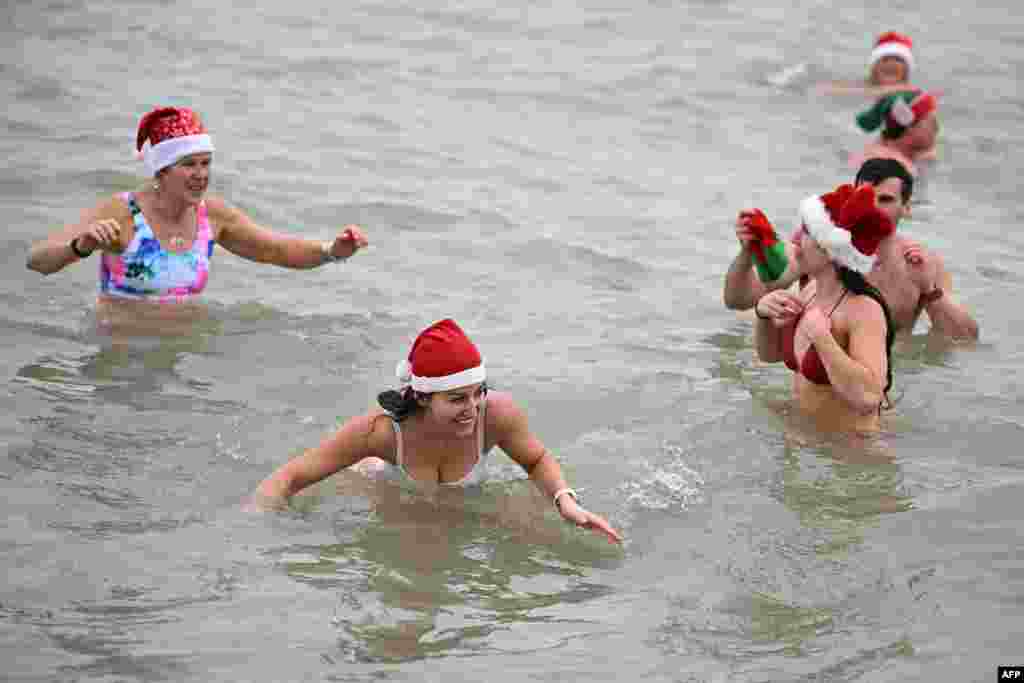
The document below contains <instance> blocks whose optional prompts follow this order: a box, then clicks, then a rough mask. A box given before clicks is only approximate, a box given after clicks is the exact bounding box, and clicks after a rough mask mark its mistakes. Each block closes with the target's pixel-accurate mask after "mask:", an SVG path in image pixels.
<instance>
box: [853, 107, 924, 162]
mask: <svg viewBox="0 0 1024 683" xmlns="http://www.w3.org/2000/svg"><path fill="white" fill-rule="evenodd" d="M937 107H938V101H937V99H936V97H935V95H933V94H931V93H927V92H924V91H921V90H907V91H904V92H899V93H893V94H889V95H885V96H883V97H881V98H879V99H878V101H876V102H875V104H874V105H872V107H871V108H870V109H868V110H866V111H863V112H861V113H860V114H858V116H857V125H859V126H860V127H861V129H862V130H864V131H865V132H868V133H870V132H873V131H875V130H878V129H881V134H880V135H879V137H878V139H877V140H875V141H874V142H870V143H868V145H867V146H866V147H865V148H864V151H863V152H862V153H861V154H860V156H856V155H854V156H852V157H851V158H850V162H851V164H854V165H858V166H859V165H861V163H863V161H864V160H865V159H895V160H897V161H899V162H900V163H901V164H903V165H904V166H905V167H906V168H907V170H908V171H909V172H910V174H911V175H912V176H915V177H917V176H918V175H919V173H918V168H917V164H918V163H919V162H923V161H933V160H934V159H935V157H936V151H935V140H936V138H937V137H938V134H939V122H938V119H936V118H935V116H936V109H937Z"/></svg>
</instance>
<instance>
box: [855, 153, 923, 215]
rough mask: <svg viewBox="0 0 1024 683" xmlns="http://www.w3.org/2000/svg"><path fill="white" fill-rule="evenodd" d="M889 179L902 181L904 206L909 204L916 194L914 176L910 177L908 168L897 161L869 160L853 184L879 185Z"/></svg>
mask: <svg viewBox="0 0 1024 683" xmlns="http://www.w3.org/2000/svg"><path fill="white" fill-rule="evenodd" d="M889 178H899V179H900V180H901V181H902V186H901V188H900V195H901V196H902V197H903V203H904V204H906V203H907V202H909V201H910V196H911V195H912V194H913V193H914V176H912V175H910V172H909V171H908V170H907V167H906V166H904V165H903V164H902V163H900V162H899V161H896V160H895V159H868V160H867V161H865V162H864V163H863V164H862V165H861V167H860V170H858V171H857V177H856V178H855V179H854V181H853V183H854V185H860V184H861V183H871V184H872V185H878V184H879V183H881V182H885V181H886V180H888V179H889Z"/></svg>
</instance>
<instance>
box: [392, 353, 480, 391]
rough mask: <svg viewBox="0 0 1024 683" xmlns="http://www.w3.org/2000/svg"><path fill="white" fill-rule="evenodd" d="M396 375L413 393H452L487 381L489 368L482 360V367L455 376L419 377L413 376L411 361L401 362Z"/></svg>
mask: <svg viewBox="0 0 1024 683" xmlns="http://www.w3.org/2000/svg"><path fill="white" fill-rule="evenodd" d="M395 375H396V376H397V377H398V381H399V383H400V384H401V386H402V388H403V389H404V388H405V387H412V389H413V391H418V392H420V393H422V394H431V393H433V392H435V391H451V390H452V389H458V388H459V387H465V386H469V385H470V384H477V383H479V382H483V381H484V380H486V379H487V368H486V367H485V365H484V362H483V360H481V361H480V365H478V366H476V367H475V368H468V369H466V370H463V371H462V372H456V373H455V374H454V375H445V376H444V377H417V376H416V375H414V374H412V365H411V364H410V363H409V361H408V360H402V361H399V363H398V366H397V367H396V368H395Z"/></svg>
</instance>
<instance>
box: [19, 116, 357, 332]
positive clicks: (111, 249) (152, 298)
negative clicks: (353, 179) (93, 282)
mask: <svg viewBox="0 0 1024 683" xmlns="http://www.w3.org/2000/svg"><path fill="white" fill-rule="evenodd" d="M135 144H136V149H137V150H138V153H139V155H140V157H141V159H142V161H143V164H144V166H145V169H146V174H147V175H148V176H149V177H150V179H151V180H150V181H149V182H148V183H147V184H146V186H145V187H143V188H141V189H140V190H138V191H136V192H125V193H122V194H118V195H114V196H112V197H109V198H107V199H104V200H103V201H101V202H99V203H98V204H96V205H95V206H93V207H92V208H90V209H88V210H86V211H84V212H83V213H82V216H81V219H80V220H79V221H78V222H77V223H75V224H71V225H68V226H66V227H64V228H63V229H62V230H59V231H57V232H55V233H53V234H51V235H50V236H49V237H47V238H46V239H44V240H42V241H39V242H36V243H35V244H33V245H32V247H31V248H30V250H29V254H28V260H27V266H28V268H29V269H31V270H34V271H36V272H39V273H42V274H43V275H49V274H51V273H56V272H59V271H61V270H63V269H64V268H65V267H67V266H69V265H71V264H73V263H76V262H78V261H80V260H85V259H88V258H89V257H90V256H91V255H92V254H93V253H94V252H96V251H99V252H100V259H99V295H98V299H97V303H96V313H97V318H98V319H99V321H100V325H101V328H104V329H109V330H110V331H112V332H113V331H121V332H125V333H130V334H134V333H147V332H159V333H167V332H169V331H171V330H178V331H181V330H182V329H183V328H185V329H187V326H188V324H189V323H190V321H191V320H192V319H194V318H195V317H196V315H197V314H199V315H201V314H202V308H201V307H198V306H196V305H195V303H196V302H197V301H198V297H199V295H200V294H201V293H202V291H203V290H204V288H205V287H206V283H207V279H208V276H209V270H210V262H211V260H212V256H213V248H214V245H216V244H220V245H221V246H222V247H224V248H225V249H227V250H228V251H230V252H232V253H233V254H235V255H237V256H241V257H242V258H244V259H247V260H250V261H255V262H257V263H269V264H273V265H277V266H282V267H286V268H316V267H318V266H321V265H323V264H326V263H332V262H337V261H342V260H344V259H347V258H349V257H350V256H352V255H353V254H355V253H356V252H357V251H358V250H359V249H362V248H363V247H365V246H366V245H367V243H368V242H367V239H366V236H365V235H364V234H363V231H362V229H361V228H360V227H359V226H357V225H348V226H346V227H344V228H343V229H342V230H341V232H340V234H339V235H338V236H337V237H335V238H334V239H333V240H331V241H324V242H321V241H317V240H309V239H304V238H301V237H293V236H290V235H285V234H282V233H278V232H274V231H271V230H270V229H268V228H265V227H262V226H260V225H257V224H256V223H255V222H254V221H253V220H252V219H251V218H250V217H249V216H248V215H246V214H245V213H244V212H243V211H241V210H240V209H237V208H235V207H232V206H229V205H228V204H227V203H226V202H225V201H224V200H223V199H222V198H220V197H215V196H207V194H206V193H207V190H208V188H209V184H210V175H211V170H212V164H213V152H214V147H213V141H212V138H211V137H210V135H209V133H208V132H207V130H206V127H205V126H204V125H203V123H202V121H201V119H200V117H199V115H198V114H197V113H196V112H194V111H193V110H191V109H188V108H183V107H163V108H158V109H154V110H153V111H150V112H149V113H147V114H146V115H145V116H143V117H142V119H141V120H140V122H139V126H138V132H137V135H136V140H135Z"/></svg>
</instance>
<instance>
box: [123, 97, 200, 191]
mask: <svg viewBox="0 0 1024 683" xmlns="http://www.w3.org/2000/svg"><path fill="white" fill-rule="evenodd" d="M135 149H136V151H137V153H138V155H139V156H140V157H141V158H142V162H143V163H144V164H145V166H146V173H147V174H149V175H150V176H155V175H156V174H157V173H159V172H160V171H161V170H163V169H165V168H167V167H168V166H171V165H173V164H175V163H177V162H178V161H179V160H180V159H182V158H184V157H187V156H189V155H190V154H199V153H201V152H212V151H214V150H213V140H212V139H211V138H210V135H209V134H208V133H207V132H206V127H205V126H204V125H203V122H202V120H200V118H199V114H197V113H196V112H194V111H192V110H191V109H188V108H186V107H160V108H157V109H154V110H153V111H151V112H149V113H148V114H146V115H145V116H143V117H142V120H140V121H139V131H138V133H137V134H136V136H135Z"/></svg>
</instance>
